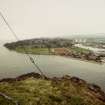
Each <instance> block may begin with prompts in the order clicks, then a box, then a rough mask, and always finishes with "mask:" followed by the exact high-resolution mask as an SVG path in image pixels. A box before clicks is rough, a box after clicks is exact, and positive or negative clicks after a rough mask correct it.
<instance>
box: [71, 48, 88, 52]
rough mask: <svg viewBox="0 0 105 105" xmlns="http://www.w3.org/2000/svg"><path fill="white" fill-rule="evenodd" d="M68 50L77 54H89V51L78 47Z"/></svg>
mask: <svg viewBox="0 0 105 105" xmlns="http://www.w3.org/2000/svg"><path fill="white" fill-rule="evenodd" d="M70 50H72V51H75V52H77V53H89V52H90V50H88V49H84V48H79V47H72V48H70Z"/></svg>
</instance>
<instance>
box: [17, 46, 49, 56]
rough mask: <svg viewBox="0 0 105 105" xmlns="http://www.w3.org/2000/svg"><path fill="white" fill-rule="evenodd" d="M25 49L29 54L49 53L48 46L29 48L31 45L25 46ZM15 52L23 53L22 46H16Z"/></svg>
mask: <svg viewBox="0 0 105 105" xmlns="http://www.w3.org/2000/svg"><path fill="white" fill-rule="evenodd" d="M25 49H26V51H27V52H28V53H31V54H42V55H49V54H50V52H49V49H48V48H31V47H25ZM15 50H16V51H17V52H21V53H25V51H24V49H23V47H17V48H16V49H15Z"/></svg>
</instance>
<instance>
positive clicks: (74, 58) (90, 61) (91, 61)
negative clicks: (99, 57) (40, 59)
mask: <svg viewBox="0 0 105 105" xmlns="http://www.w3.org/2000/svg"><path fill="white" fill-rule="evenodd" d="M7 49H8V48H7ZM10 51H14V52H17V53H19V54H25V53H24V52H19V51H16V50H10ZM28 54H31V55H37V56H40V55H42V56H47V55H48V56H51V55H52V56H59V57H65V58H70V59H73V60H79V61H84V62H88V63H94V64H99V65H102V64H105V63H104V62H96V61H94V60H86V59H80V58H76V57H72V56H61V55H55V54H35V53H28Z"/></svg>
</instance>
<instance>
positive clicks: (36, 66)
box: [0, 12, 46, 78]
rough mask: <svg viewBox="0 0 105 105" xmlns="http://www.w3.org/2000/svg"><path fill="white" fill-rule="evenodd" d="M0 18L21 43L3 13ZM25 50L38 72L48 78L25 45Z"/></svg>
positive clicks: (0, 13)
mask: <svg viewBox="0 0 105 105" xmlns="http://www.w3.org/2000/svg"><path fill="white" fill-rule="evenodd" d="M0 16H1V17H2V19H3V20H4V22H5V24H6V25H7V26H8V28H9V30H10V31H11V32H12V34H13V36H14V37H15V39H16V40H17V41H20V39H19V38H18V37H17V34H16V33H15V32H14V30H13V29H12V27H11V26H10V24H9V23H8V22H7V20H6V19H5V17H4V15H3V14H2V12H0ZM22 47H23V50H24V52H25V54H26V55H27V57H28V58H29V60H30V62H31V63H32V64H33V66H34V67H35V68H37V70H38V71H39V72H40V74H41V76H42V78H45V77H46V76H45V75H44V73H43V72H42V70H41V68H40V67H39V66H38V65H37V64H36V63H35V61H34V59H33V58H32V57H31V55H30V54H28V51H27V50H26V48H25V47H24V45H23V46H22Z"/></svg>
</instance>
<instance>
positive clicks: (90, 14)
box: [0, 0, 105, 39]
mask: <svg viewBox="0 0 105 105" xmlns="http://www.w3.org/2000/svg"><path fill="white" fill-rule="evenodd" d="M0 11H1V12H2V13H3V14H4V16H6V19H7V20H8V22H9V23H10V24H11V26H12V27H13V29H14V30H15V32H16V33H17V35H18V37H19V38H32V37H47V36H49V37H52V36H62V35H72V34H92V33H105V0H0ZM0 39H13V36H12V34H11V32H10V31H9V30H8V28H7V26H5V24H4V22H3V20H2V19H1V18H0Z"/></svg>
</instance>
